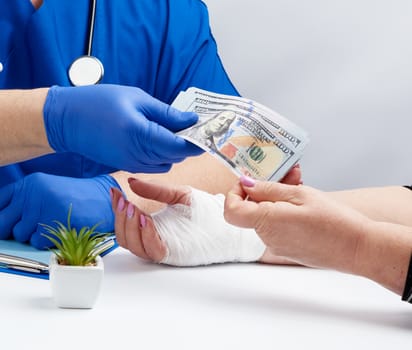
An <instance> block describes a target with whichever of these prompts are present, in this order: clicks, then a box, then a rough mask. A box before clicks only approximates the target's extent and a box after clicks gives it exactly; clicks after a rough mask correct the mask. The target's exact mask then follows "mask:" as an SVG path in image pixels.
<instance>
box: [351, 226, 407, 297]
mask: <svg viewBox="0 0 412 350" xmlns="http://www.w3.org/2000/svg"><path fill="white" fill-rule="evenodd" d="M368 231H369V232H366V233H365V234H364V235H363V238H362V240H361V241H360V244H359V247H358V250H357V254H356V259H355V260H356V262H355V263H354V265H353V271H350V272H352V273H353V274H356V275H361V276H364V277H367V278H369V279H371V280H373V281H375V282H377V283H379V284H381V285H382V286H384V287H386V288H388V289H389V290H391V291H393V292H395V293H397V294H399V295H401V294H402V291H403V289H404V286H405V279H406V274H407V270H408V266H409V259H410V256H411V252H412V228H411V227H407V226H402V225H398V224H391V223H385V222H373V223H372V224H371V225H369V228H368Z"/></svg>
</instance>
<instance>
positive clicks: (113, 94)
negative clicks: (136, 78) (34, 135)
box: [43, 85, 202, 173]
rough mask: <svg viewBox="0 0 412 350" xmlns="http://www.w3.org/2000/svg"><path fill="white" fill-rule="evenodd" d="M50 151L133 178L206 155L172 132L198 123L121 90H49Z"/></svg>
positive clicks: (106, 87) (103, 87)
mask: <svg viewBox="0 0 412 350" xmlns="http://www.w3.org/2000/svg"><path fill="white" fill-rule="evenodd" d="M43 112H44V123H45V128H46V133H47V138H48V141H49V144H50V146H51V147H52V148H53V149H54V150H56V151H57V152H75V153H78V154H81V155H83V156H85V157H86V158H89V159H91V160H93V161H95V162H97V163H100V164H104V165H108V166H111V167H114V168H116V169H120V170H127V171H131V172H145V173H154V172H166V171H168V170H169V169H170V167H171V165H172V164H173V163H176V162H180V161H182V160H183V159H184V158H185V157H188V156H194V155H199V154H201V153H202V150H201V149H200V148H198V147H197V146H195V145H193V144H191V143H190V142H188V141H186V140H184V139H183V138H181V137H179V136H176V135H175V134H173V132H176V131H179V130H181V129H184V128H187V127H189V126H191V125H192V124H194V123H196V121H197V120H198V116H197V114H195V113H192V112H180V111H178V110H177V109H175V108H173V107H170V106H169V105H167V104H165V103H163V102H160V101H159V100H157V99H155V98H153V97H152V96H150V95H148V94H147V93H145V92H144V91H143V90H141V89H138V88H135V87H130V86H121V85H90V86H80V87H58V86H53V87H51V88H50V90H49V92H48V94H47V98H46V102H45V104H44V111H43Z"/></svg>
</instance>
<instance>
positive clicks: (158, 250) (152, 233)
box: [111, 188, 167, 262]
mask: <svg viewBox="0 0 412 350" xmlns="http://www.w3.org/2000/svg"><path fill="white" fill-rule="evenodd" d="M111 194H112V198H113V199H112V208H113V212H114V215H115V225H114V226H115V233H116V239H117V242H118V243H119V245H120V246H121V247H123V248H125V249H128V250H130V252H132V253H133V254H134V255H136V256H138V257H140V258H142V259H146V260H153V261H156V262H159V261H161V260H162V259H163V258H164V257H165V256H166V254H167V247H166V244H165V243H164V242H163V241H162V240H161V239H160V236H159V235H158V233H157V231H156V228H155V227H154V225H153V221H152V218H151V217H150V215H146V214H145V213H143V212H142V211H141V210H140V209H139V208H137V207H136V206H135V205H133V204H132V203H130V202H128V201H127V200H125V199H124V197H123V194H122V193H121V192H120V191H119V190H118V189H116V188H112V189H111ZM141 216H143V217H144V218H145V222H144V224H145V225H144V228H143V225H142V224H141V220H140V218H141Z"/></svg>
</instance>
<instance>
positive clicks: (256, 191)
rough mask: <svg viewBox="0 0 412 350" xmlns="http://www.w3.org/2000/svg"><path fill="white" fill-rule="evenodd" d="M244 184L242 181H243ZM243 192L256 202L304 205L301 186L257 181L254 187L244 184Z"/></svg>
mask: <svg viewBox="0 0 412 350" xmlns="http://www.w3.org/2000/svg"><path fill="white" fill-rule="evenodd" d="M241 183H242V179H241ZM242 187H243V190H244V191H245V193H246V194H247V195H248V196H249V198H250V199H251V200H253V201H254V202H267V201H270V202H289V203H291V204H295V205H300V204H302V193H301V185H287V184H282V183H278V182H269V181H257V182H256V183H255V184H254V186H250V182H248V184H247V185H245V184H244V183H242Z"/></svg>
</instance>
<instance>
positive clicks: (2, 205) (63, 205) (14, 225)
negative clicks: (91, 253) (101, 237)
mask: <svg viewBox="0 0 412 350" xmlns="http://www.w3.org/2000/svg"><path fill="white" fill-rule="evenodd" d="M111 187H117V188H119V185H118V184H117V182H116V181H115V180H114V179H113V178H112V177H111V176H110V175H101V176H97V177H94V178H89V179H77V178H70V177H63V176H55V175H48V174H44V173H33V174H31V175H28V176H26V177H25V178H23V179H22V180H19V181H17V182H15V183H12V184H9V185H7V186H5V187H2V188H0V239H8V238H13V237H14V239H15V240H16V241H20V242H30V244H31V245H33V246H34V247H36V248H39V249H44V248H47V247H51V246H52V243H51V242H50V241H49V240H48V239H47V238H46V237H44V236H42V235H41V234H42V233H46V231H45V229H44V227H43V226H42V225H39V223H42V224H47V225H51V226H53V227H54V226H55V225H56V224H55V223H54V221H55V220H57V221H60V222H61V223H63V224H66V223H67V214H68V211H69V208H70V205H72V213H71V224H72V226H73V227H76V228H78V229H80V228H81V227H83V226H89V227H92V226H93V225H95V224H97V223H99V226H98V227H97V229H96V230H97V231H98V232H111V231H113V227H114V217H113V212H112V208H111V200H110V193H109V189H110V188H111Z"/></svg>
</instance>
